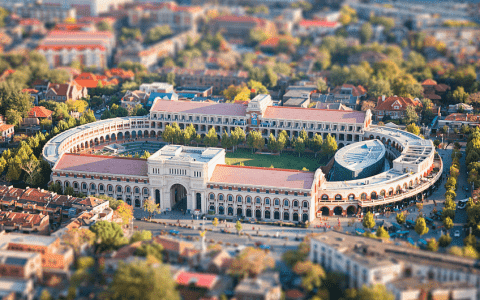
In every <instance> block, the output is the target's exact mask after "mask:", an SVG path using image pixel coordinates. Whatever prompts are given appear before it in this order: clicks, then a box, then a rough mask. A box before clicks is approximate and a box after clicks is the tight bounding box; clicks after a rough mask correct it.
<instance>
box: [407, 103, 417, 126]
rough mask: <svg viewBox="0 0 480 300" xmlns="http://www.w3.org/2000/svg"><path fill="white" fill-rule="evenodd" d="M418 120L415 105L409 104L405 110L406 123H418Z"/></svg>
mask: <svg viewBox="0 0 480 300" xmlns="http://www.w3.org/2000/svg"><path fill="white" fill-rule="evenodd" d="M417 121H418V114H417V112H416V111H415V106H407V109H406V110H405V118H404V119H403V122H404V123H405V124H410V123H416V122H417Z"/></svg>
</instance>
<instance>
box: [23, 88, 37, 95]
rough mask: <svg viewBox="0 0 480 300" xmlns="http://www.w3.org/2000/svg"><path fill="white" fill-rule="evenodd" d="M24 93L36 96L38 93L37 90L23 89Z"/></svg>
mask: <svg viewBox="0 0 480 300" xmlns="http://www.w3.org/2000/svg"><path fill="white" fill-rule="evenodd" d="M22 93H29V94H36V93H38V91H37V90H36V89H23V90H22Z"/></svg>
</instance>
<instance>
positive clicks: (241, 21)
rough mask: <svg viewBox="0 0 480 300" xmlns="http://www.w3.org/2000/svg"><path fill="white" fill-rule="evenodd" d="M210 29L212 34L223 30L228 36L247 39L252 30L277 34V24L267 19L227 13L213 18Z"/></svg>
mask: <svg viewBox="0 0 480 300" xmlns="http://www.w3.org/2000/svg"><path fill="white" fill-rule="evenodd" d="M208 26H209V31H210V33H212V34H215V33H217V32H222V34H223V36H225V37H227V38H238V39H247V38H248V37H249V36H250V30H252V29H259V30H261V31H264V32H268V33H270V34H271V35H275V32H276V29H275V24H273V23H272V22H271V21H268V20H265V19H259V18H255V17H250V16H236V15H225V16H220V17H216V18H214V19H212V20H211V21H210V22H209V23H208Z"/></svg>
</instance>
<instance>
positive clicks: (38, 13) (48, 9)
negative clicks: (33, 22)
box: [12, 3, 77, 23]
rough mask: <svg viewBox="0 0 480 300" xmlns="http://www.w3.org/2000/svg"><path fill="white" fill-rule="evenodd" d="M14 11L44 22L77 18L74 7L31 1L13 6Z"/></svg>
mask: <svg viewBox="0 0 480 300" xmlns="http://www.w3.org/2000/svg"><path fill="white" fill-rule="evenodd" d="M12 10H13V12H14V13H15V14H17V15H19V16H20V17H22V18H25V19H37V20H39V21H41V22H42V23H61V22H63V21H64V20H65V19H75V18H76V17H77V11H76V9H75V8H73V7H65V6H60V5H48V4H39V3H29V4H24V5H17V6H13V9H12Z"/></svg>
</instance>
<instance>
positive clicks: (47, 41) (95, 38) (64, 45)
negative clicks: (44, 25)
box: [38, 30, 114, 51]
mask: <svg viewBox="0 0 480 300" xmlns="http://www.w3.org/2000/svg"><path fill="white" fill-rule="evenodd" d="M113 38H114V35H113V33H111V32H108V31H93V32H91V31H61V30H53V31H50V33H49V34H48V35H47V36H46V37H45V38H44V39H43V40H42V41H41V42H40V43H39V45H38V49H39V50H48V49H52V50H61V49H67V50H68V49H78V50H82V49H100V50H102V51H104V50H105V49H106V46H107V45H109V44H110V41H111V40H112V39H113Z"/></svg>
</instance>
